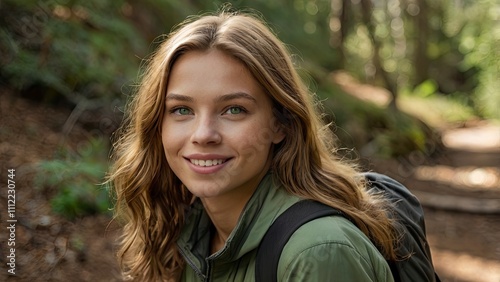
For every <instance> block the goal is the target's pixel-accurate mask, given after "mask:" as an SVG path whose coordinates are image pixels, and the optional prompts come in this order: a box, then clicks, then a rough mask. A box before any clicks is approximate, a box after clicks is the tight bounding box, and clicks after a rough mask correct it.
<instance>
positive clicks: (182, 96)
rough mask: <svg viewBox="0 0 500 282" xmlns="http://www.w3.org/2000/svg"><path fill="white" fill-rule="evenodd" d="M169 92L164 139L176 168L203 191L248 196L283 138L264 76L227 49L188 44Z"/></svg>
mask: <svg viewBox="0 0 500 282" xmlns="http://www.w3.org/2000/svg"><path fill="white" fill-rule="evenodd" d="M166 92H167V93H166V95H167V96H166V111H165V115H164V117H163V124H162V143H163V147H164V150H165V155H166V158H167V161H168V164H169V166H170V167H171V169H172V170H173V172H174V173H175V174H176V175H177V177H179V179H180V180H181V181H182V183H184V185H185V186H186V187H187V189H189V191H191V193H193V194H194V195H195V196H197V197H200V198H202V199H208V198H214V199H215V198H216V199H227V200H231V201H233V200H236V199H242V200H245V199H248V198H249V197H250V196H251V194H252V193H253V191H254V190H255V188H256V187H257V185H258V184H259V182H260V180H261V179H262V177H263V176H264V174H265V173H266V172H267V170H268V168H269V166H270V162H271V153H270V152H271V146H272V144H273V143H274V144H277V143H279V142H281V141H282V140H283V138H284V134H283V133H282V131H281V130H279V129H278V127H277V126H276V121H275V119H274V117H273V114H272V105H271V100H270V98H269V97H268V96H267V95H266V93H265V92H264V91H263V89H262V87H261V86H260V84H259V83H258V82H257V81H256V80H255V78H254V77H253V76H252V75H251V73H250V72H249V70H248V69H247V68H246V67H245V65H243V64H242V63H241V62H240V61H238V60H236V59H235V58H233V57H231V56H228V55H226V54H225V53H223V52H221V51H218V50H209V51H189V52H187V53H186V54H184V55H182V56H181V57H180V58H179V59H177V61H176V62H175V64H174V66H173V68H172V70H171V72H170V76H169V80H168V86H167V91H166Z"/></svg>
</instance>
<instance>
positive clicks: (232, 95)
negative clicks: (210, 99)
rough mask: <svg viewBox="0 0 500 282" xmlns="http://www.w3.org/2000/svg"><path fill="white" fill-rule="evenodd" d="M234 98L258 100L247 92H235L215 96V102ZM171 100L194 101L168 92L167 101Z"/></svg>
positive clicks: (191, 98) (189, 97) (188, 97)
mask: <svg viewBox="0 0 500 282" xmlns="http://www.w3.org/2000/svg"><path fill="white" fill-rule="evenodd" d="M234 99H247V100H251V101H252V102H254V103H257V100H256V99H255V98H254V97H253V96H252V95H250V94H248V93H245V92H235V93H229V94H224V95H220V96H218V97H217V98H215V102H216V103H218V102H227V101H230V100H234ZM170 100H177V101H182V102H194V99H193V97H191V96H186V95H181V94H176V93H169V94H167V101H170Z"/></svg>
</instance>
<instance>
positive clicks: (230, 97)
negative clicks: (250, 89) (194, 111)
mask: <svg viewBox="0 0 500 282" xmlns="http://www.w3.org/2000/svg"><path fill="white" fill-rule="evenodd" d="M241 98H243V99H247V100H251V101H252V102H254V103H257V100H256V99H255V98H254V97H253V96H252V95H250V94H248V93H245V92H235V93H229V94H224V95H221V96H219V97H217V98H216V99H215V102H227V101H230V100H234V99H241Z"/></svg>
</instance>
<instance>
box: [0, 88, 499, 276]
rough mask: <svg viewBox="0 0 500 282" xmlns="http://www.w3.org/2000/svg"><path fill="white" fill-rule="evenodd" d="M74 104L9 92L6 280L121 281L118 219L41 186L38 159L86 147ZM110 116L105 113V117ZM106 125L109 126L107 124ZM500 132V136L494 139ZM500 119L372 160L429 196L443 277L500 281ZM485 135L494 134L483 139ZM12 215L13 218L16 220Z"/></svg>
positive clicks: (3, 135) (1, 202)
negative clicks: (438, 144)
mask: <svg viewBox="0 0 500 282" xmlns="http://www.w3.org/2000/svg"><path fill="white" fill-rule="evenodd" d="M70 115H71V113H70V112H68V111H67V110H62V109H58V108H55V107H48V106H46V105H45V104H43V103H38V102H34V101H32V100H26V99H22V98H18V97H14V96H13V95H12V94H9V93H0V116H1V126H0V159H1V164H0V172H1V174H0V177H1V178H2V179H1V180H0V181H1V183H6V180H7V177H8V176H7V175H8V172H7V171H8V169H16V176H15V181H16V219H17V222H16V229H15V243H16V245H15V247H16V249H15V256H16V257H15V258H16V276H11V275H8V272H7V269H8V266H7V263H8V260H7V256H9V255H10V247H8V241H7V240H8V238H9V235H10V234H9V232H8V229H6V228H7V227H8V226H9V225H8V223H7V220H8V218H7V212H6V211H7V207H6V206H7V202H8V194H7V192H6V188H5V186H4V185H3V184H2V189H1V191H0V211H1V212H0V219H1V224H2V226H0V227H1V230H2V231H1V232H0V262H1V264H2V266H1V267H0V280H1V281H120V275H119V270H118V266H117V263H116V260H115V256H114V252H115V242H116V239H117V236H118V234H119V228H118V227H117V225H116V224H114V223H110V218H109V217H107V216H104V215H100V216H90V217H85V218H81V219H76V220H73V221H71V220H67V219H65V218H63V217H61V216H59V215H56V214H55V213H53V212H52V211H51V208H50V203H49V201H50V195H49V194H50V193H46V192H44V191H43V190H37V189H35V188H34V187H35V185H34V180H33V179H34V170H33V165H34V164H35V163H37V162H39V161H42V160H45V159H51V158H53V157H54V156H55V152H56V151H57V150H58V148H59V147H60V146H61V145H65V146H66V145H68V144H70V146H78V144H81V142H82V140H86V138H88V131H89V130H88V129H84V128H82V127H80V126H78V125H76V126H73V127H71V130H70V131H67V130H66V132H65V133H64V134H63V133H62V132H63V128H65V126H68V122H67V121H68V118H69V117H70ZM99 118H100V119H101V120H108V121H109V119H106V117H97V120H99ZM103 130H104V129H103ZM495 138H498V139H495ZM495 140H498V142H500V128H499V127H497V126H494V125H490V124H475V125H474V126H473V127H469V128H462V129H452V130H448V131H443V141H444V144H445V147H443V148H440V149H439V150H440V151H439V152H437V154H433V156H413V158H409V159H405V160H399V161H398V160H376V159H370V160H368V163H369V167H370V168H371V169H372V170H374V171H377V172H380V173H385V174H388V175H390V176H392V177H394V178H395V179H397V180H399V181H401V182H402V183H404V184H405V185H407V186H408V187H409V188H410V189H411V190H412V191H413V192H414V193H415V194H416V195H417V196H418V197H419V198H420V199H421V201H422V203H423V205H424V207H425V212H426V224H427V235H428V238H429V242H430V246H431V250H432V255H433V259H434V264H435V266H436V270H437V272H438V273H439V274H440V276H441V278H442V280H443V281H450V282H451V281H457V282H499V281H500V240H499V239H498V238H499V236H500V208H499V207H498V204H499V203H500V171H499V168H500V149H499V148H500V145H499V144H498V143H495V142H496V141H495ZM486 141H494V142H493V143H492V145H491V146H484V144H485V143H487V142H486ZM9 224H10V223H9Z"/></svg>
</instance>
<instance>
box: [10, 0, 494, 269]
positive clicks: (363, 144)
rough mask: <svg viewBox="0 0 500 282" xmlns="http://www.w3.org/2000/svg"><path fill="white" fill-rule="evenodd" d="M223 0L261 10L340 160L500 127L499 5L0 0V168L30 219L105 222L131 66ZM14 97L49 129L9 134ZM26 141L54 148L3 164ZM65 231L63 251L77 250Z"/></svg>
mask: <svg viewBox="0 0 500 282" xmlns="http://www.w3.org/2000/svg"><path fill="white" fill-rule="evenodd" d="M227 3H230V4H231V6H232V7H233V8H234V9H236V10H247V11H253V12H256V13H258V14H260V15H261V17H262V18H264V19H265V20H266V21H267V22H268V23H269V25H270V27H271V28H272V29H273V31H274V32H275V33H276V34H277V35H278V37H279V38H280V39H281V40H282V41H284V42H285V43H286V44H287V46H288V48H289V49H290V51H291V52H292V53H293V54H294V57H293V58H294V61H295V63H296V65H297V67H298V68H299V70H300V73H301V75H302V77H303V78H304V80H305V81H306V82H307V83H308V85H309V87H310V88H311V89H312V90H313V92H315V93H316V94H317V96H318V99H319V100H320V101H321V102H322V104H323V108H322V109H321V110H323V111H324V112H325V119H326V120H327V121H328V122H332V124H334V125H333V127H332V129H333V130H335V132H336V133H337V136H338V138H339V140H337V141H338V143H339V144H340V147H341V148H343V149H342V151H343V153H344V154H345V155H346V157H349V158H356V159H361V160H364V159H371V158H376V159H393V160H398V161H399V162H406V163H410V164H411V162H412V161H415V156H419V157H423V158H425V159H426V161H427V159H432V158H433V157H434V156H435V155H436V153H438V152H439V149H437V148H441V147H442V146H443V144H442V138H441V135H442V132H443V131H444V130H448V129H450V128H461V127H467V126H469V125H471V124H477V123H481V122H484V121H487V122H488V123H490V124H498V122H499V121H500V111H499V109H500V91H498V90H499V89H500V3H499V2H498V0H453V1H452V0H436V1H431V0H373V1H370V0H290V1H285V0H281V1H279V0H275V1H269V0H254V1H249V0H248V1H246V0H238V1H202V0H186V1H173V0H164V1H160V0H144V1H125V0H113V1H111V0H87V1H83V0H82V1H79V0H0V97H2V100H1V102H2V103H3V105H2V107H0V108H1V109H2V112H1V118H2V121H1V123H2V125H1V127H0V135H1V136H2V144H3V146H2V147H0V149H2V150H3V151H2V154H3V155H2V169H5V170H6V169H7V168H11V167H15V168H20V170H18V172H20V175H21V177H23V178H25V180H24V181H26V185H28V186H29V187H30V190H31V191H32V192H30V193H33V194H36V195H38V196H36V197H42V198H43V199H44V200H46V203H47V204H46V205H47V207H48V209H49V210H48V211H46V212H45V211H44V212H43V213H46V214H47V216H48V218H47V217H40V216H39V215H38V219H37V220H38V221H37V223H36V224H35V225H36V226H43V225H44V224H46V225H47V226H53V221H54V220H55V219H54V218H58V219H57V220H59V221H61V222H65V223H64V224H76V223H75V222H81V220H82V219H84V218H87V217H95V216H100V215H102V216H104V218H107V219H109V216H110V214H111V207H112V203H111V202H112V201H110V197H109V191H107V187H105V186H102V185H97V184H98V183H101V182H102V181H103V179H104V177H105V174H106V171H107V169H108V167H109V165H110V149H111V143H112V141H111V140H113V133H114V132H115V131H116V129H117V128H118V127H119V125H120V123H121V120H122V114H123V110H124V108H125V105H126V102H127V101H128V100H129V99H130V97H131V96H132V95H133V94H134V91H135V90H136V85H137V84H138V82H139V80H138V78H139V77H140V73H141V70H140V67H141V66H142V64H143V62H144V60H145V59H147V58H148V55H149V54H150V53H151V52H153V51H154V50H155V48H156V47H157V46H158V44H159V43H160V42H162V41H163V40H164V39H165V34H168V32H169V31H171V30H172V29H173V28H174V27H175V25H176V24H178V23H179V22H182V21H183V20H184V19H186V17H188V16H190V15H194V14H203V13H205V12H213V11H217V10H218V9H219V8H220V7H222V6H223V5H227ZM18 99H23V101H27V102H26V103H28V104H30V105H37V106H36V107H43V108H44V109H46V108H49V109H50V110H44V111H45V112H43V113H44V114H43V115H44V118H50V116H46V114H49V115H51V114H52V113H53V116H52V118H53V119H56V120H58V122H55V123H54V125H52V128H51V129H50V130H48V131H51V132H52V131H54V132H56V133H55V136H52V137H50V138H49V137H47V136H45V137H44V133H46V132H45V131H44V130H43V129H40V128H37V127H36V126H35V125H36V124H37V122H36V121H35V120H32V121H31V122H32V123H31V125H30V123H27V124H24V123H20V124H24V128H22V131H21V130H20V131H16V132H15V134H16V135H15V138H11V139H9V136H13V135H11V134H12V129H11V128H9V127H7V126H4V125H7V124H8V120H11V119H13V118H14V117H13V116H7V115H6V114H5V112H7V111H6V108H10V107H11V105H13V104H15V103H16V102H15V101H17V100H18ZM61 113H63V114H61ZM28 114H29V111H28V112H26V116H23V115H24V113H22V114H21V116H20V117H16V118H14V119H16V120H18V121H19V119H23V118H25V120H23V122H24V121H30V119H29V117H28ZM38 122H40V121H38ZM21 135H27V136H32V139H30V140H32V142H33V146H36V145H35V143H36V142H37V141H38V142H41V143H44V144H45V143H46V144H49V145H50V146H49V147H50V148H51V149H50V150H46V151H45V152H43V154H42V153H41V154H39V155H36V154H35V155H34V157H32V158H30V159H29V161H20V160H17V161H16V159H15V158H14V157H12V158H9V156H14V155H15V154H14V153H13V152H11V151H9V150H10V149H9V148H10V147H9V146H10V145H9V144H11V143H16V142H17V141H16V140H12V139H16V138H18V137H19V136H21ZM28 146H29V144H28ZM7 151H9V152H7ZM28 195H31V194H28V193H27V194H26V195H25V196H26V197H30V196H28ZM40 195H42V196H40ZM2 204H5V203H2ZM19 209H29V208H28V207H19ZM4 216H5V215H2V218H3V217H4ZM43 220H49V221H50V220H52V221H51V222H49V223H46V222H45V223H43ZM29 226H30V228H35V229H36V228H37V227H36V226H35V227H33V225H29ZM28 229H29V228H28ZM42 229H43V228H42ZM48 232H49V233H50V232H52V233H57V234H59V233H58V232H61V231H58V232H56V231H53V230H52V229H50V228H49V231H48ZM57 234H56V235H57ZM20 236H21V235H20ZM55 237H57V236H55ZM68 238H69V237H68ZM68 238H67V240H66V241H64V242H65V243H64V244H65V245H66V249H71V250H73V251H75V252H76V253H77V254H78V253H79V252H81V251H82V250H83V249H85V244H84V243H83V241H82V240H80V239H78V238H77V239H74V238H73V239H71V238H69V239H68ZM33 240H35V239H33V238H32V237H30V238H29V240H28V241H29V242H31V243H32V241H33ZM54 240H56V239H54ZM54 244H55V243H54ZM56 245H57V244H56ZM68 246H69V247H68ZM61 248H62V247H61ZM27 249H36V248H35V247H34V246H31V247H29V248H27ZM56 253H57V252H56ZM66 253H67V251H65V253H64V254H66ZM54 256H55V257H58V256H57V255H54ZM2 257H4V256H3V253H2ZM45 259H46V257H45ZM57 261H58V260H56V264H57Z"/></svg>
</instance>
